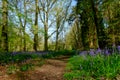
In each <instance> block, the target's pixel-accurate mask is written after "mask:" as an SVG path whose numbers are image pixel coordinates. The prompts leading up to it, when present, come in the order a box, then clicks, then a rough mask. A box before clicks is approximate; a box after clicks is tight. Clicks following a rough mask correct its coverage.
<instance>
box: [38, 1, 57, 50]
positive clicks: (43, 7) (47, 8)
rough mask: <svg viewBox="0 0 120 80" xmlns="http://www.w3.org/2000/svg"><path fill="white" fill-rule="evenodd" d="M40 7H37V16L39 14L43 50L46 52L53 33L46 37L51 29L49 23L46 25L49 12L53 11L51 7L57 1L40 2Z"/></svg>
mask: <svg viewBox="0 0 120 80" xmlns="http://www.w3.org/2000/svg"><path fill="white" fill-rule="evenodd" d="M39 2H40V7H39V14H40V19H41V21H42V23H43V25H44V50H45V51H47V50H48V39H49V37H50V36H51V35H53V34H54V33H55V31H54V32H53V33H51V34H50V35H48V29H49V28H50V27H51V26H50V25H51V24H52V22H51V23H48V21H49V17H50V12H51V10H52V9H53V6H54V5H55V3H56V2H57V0H40V1H39Z"/></svg>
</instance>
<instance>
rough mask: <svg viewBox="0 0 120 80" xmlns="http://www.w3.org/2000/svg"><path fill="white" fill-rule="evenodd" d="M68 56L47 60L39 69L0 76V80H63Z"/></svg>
mask: <svg viewBox="0 0 120 80" xmlns="http://www.w3.org/2000/svg"><path fill="white" fill-rule="evenodd" d="M68 58H69V57H68V56H61V57H57V58H53V59H47V60H46V61H45V64H44V65H43V66H41V67H35V68H34V70H30V71H26V72H17V73H16V74H12V75H3V76H0V80H63V73H64V71H65V67H66V63H67V61H68Z"/></svg>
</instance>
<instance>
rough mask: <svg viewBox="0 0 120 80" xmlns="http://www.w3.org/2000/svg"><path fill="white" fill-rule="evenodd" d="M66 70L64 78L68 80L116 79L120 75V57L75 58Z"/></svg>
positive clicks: (116, 55) (70, 61)
mask: <svg viewBox="0 0 120 80" xmlns="http://www.w3.org/2000/svg"><path fill="white" fill-rule="evenodd" d="M66 70H67V72H66V73H65V74H64V78H65V79H67V80H73V79H78V80H79V79H85V80H86V79H90V78H91V79H93V78H94V79H101V78H105V79H114V78H115V77H116V76H117V74H120V55H119V54H114V55H109V56H104V55H96V56H89V55H87V56H74V57H72V58H70V60H69V63H68V65H67V67H66ZM69 78H70V79H69Z"/></svg>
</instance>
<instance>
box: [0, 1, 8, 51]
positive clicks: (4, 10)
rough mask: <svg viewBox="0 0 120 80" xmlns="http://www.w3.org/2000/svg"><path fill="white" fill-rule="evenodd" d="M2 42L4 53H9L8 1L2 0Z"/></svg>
mask: <svg viewBox="0 0 120 80" xmlns="http://www.w3.org/2000/svg"><path fill="white" fill-rule="evenodd" d="M1 37H2V41H1V47H2V49H3V51H8V1H7V0H2V34H1Z"/></svg>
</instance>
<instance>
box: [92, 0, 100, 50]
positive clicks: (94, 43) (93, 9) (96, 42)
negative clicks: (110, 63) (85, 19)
mask: <svg viewBox="0 0 120 80" xmlns="http://www.w3.org/2000/svg"><path fill="white" fill-rule="evenodd" d="M91 7H92V12H93V18H94V20H93V21H94V24H95V26H93V27H94V28H93V31H94V34H93V45H94V48H98V47H99V44H98V35H97V27H98V22H97V21H98V20H97V14H96V10H95V3H94V1H93V0H91Z"/></svg>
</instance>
